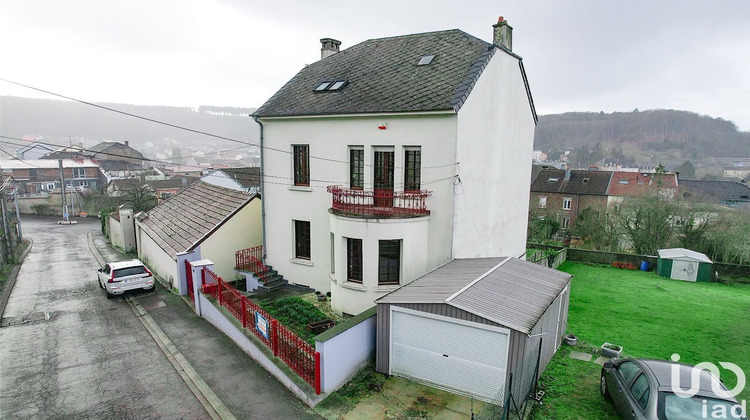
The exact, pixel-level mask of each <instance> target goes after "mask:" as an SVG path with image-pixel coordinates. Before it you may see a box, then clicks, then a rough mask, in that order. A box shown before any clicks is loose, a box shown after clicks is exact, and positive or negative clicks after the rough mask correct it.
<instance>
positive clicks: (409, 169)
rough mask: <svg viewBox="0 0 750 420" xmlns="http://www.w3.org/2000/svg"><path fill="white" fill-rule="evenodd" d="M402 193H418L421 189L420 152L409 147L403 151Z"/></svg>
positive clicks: (416, 148) (417, 148)
mask: <svg viewBox="0 0 750 420" xmlns="http://www.w3.org/2000/svg"><path fill="white" fill-rule="evenodd" d="M404 160H405V162H404V191H419V189H420V188H421V173H422V150H421V149H420V148H419V147H410V148H406V150H404Z"/></svg>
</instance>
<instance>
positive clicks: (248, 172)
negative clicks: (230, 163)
mask: <svg viewBox="0 0 750 420" xmlns="http://www.w3.org/2000/svg"><path fill="white" fill-rule="evenodd" d="M221 171H222V172H224V173H225V174H227V175H228V176H230V177H232V178H233V179H234V180H235V181H237V182H239V183H240V184H241V185H242V186H243V187H245V188H252V187H260V168H259V167H257V166H245V167H242V168H226V169H222V170H221Z"/></svg>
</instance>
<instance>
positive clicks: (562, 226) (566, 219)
mask: <svg viewBox="0 0 750 420" xmlns="http://www.w3.org/2000/svg"><path fill="white" fill-rule="evenodd" d="M569 227H570V217H563V218H562V219H561V220H560V229H562V230H568V228H569Z"/></svg>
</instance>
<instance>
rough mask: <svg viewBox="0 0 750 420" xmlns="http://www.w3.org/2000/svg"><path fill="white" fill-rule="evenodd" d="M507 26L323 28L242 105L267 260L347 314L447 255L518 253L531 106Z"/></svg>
mask: <svg viewBox="0 0 750 420" xmlns="http://www.w3.org/2000/svg"><path fill="white" fill-rule="evenodd" d="M511 31H512V28H511V27H510V26H509V25H508V24H507V22H505V21H504V20H503V19H502V18H500V20H499V22H498V23H497V24H496V25H494V38H493V42H494V43H492V44H491V43H488V42H485V41H483V40H481V39H479V38H476V37H474V36H472V35H469V34H467V33H465V32H462V31H460V30H456V29H454V30H447V31H439V32H430V33H421V34H413V35H405V36H396V37H389V38H380V39H371V40H368V41H364V42H362V43H360V44H357V45H354V46H352V47H350V48H348V49H345V50H342V51H339V46H340V44H341V43H340V42H339V41H336V40H333V39H330V38H324V39H322V40H321V42H322V44H323V47H322V50H321V51H322V54H321V55H322V59H321V60H320V61H318V62H316V63H313V64H310V65H309V66H306V67H305V68H303V69H302V70H300V72H299V73H298V74H297V75H296V76H294V78H292V79H291V80H290V81H289V82H288V83H287V84H286V85H284V86H283V87H282V88H281V89H280V90H279V91H278V92H276V94H275V95H273V96H272V97H271V98H270V99H269V100H268V101H267V102H266V103H265V104H264V105H263V106H261V107H260V108H259V109H258V110H257V111H256V112H255V114H253V116H254V118H255V120H256V122H258V123H259V124H260V127H261V144H262V167H263V175H262V190H263V198H264V199H263V205H264V206H265V209H264V224H265V226H264V227H265V232H266V234H265V238H264V254H265V263H266V265H270V266H272V267H273V269H274V270H277V271H278V272H279V274H282V275H283V276H284V277H285V278H286V279H287V280H288V281H290V282H292V283H297V284H304V285H307V286H310V287H313V288H315V289H317V290H320V291H322V292H327V291H331V294H332V306H333V309H334V310H335V311H337V312H340V313H341V312H343V313H347V314H352V315H354V314H358V313H360V312H361V311H364V310H365V309H368V308H370V307H372V306H373V305H374V301H375V299H377V298H379V297H381V296H383V295H384V294H386V293H387V292H390V291H393V290H395V289H396V288H398V287H399V286H400V285H403V284H406V283H409V282H411V281H412V280H414V279H415V278H417V277H419V276H421V275H423V274H424V273H426V272H428V271H430V270H433V269H434V268H436V267H438V266H440V265H442V264H444V263H446V262H448V261H450V260H451V259H454V258H480V257H499V256H515V257H519V256H522V255H524V253H525V243H526V223H527V222H526V220H527V216H528V215H527V212H528V200H529V188H528V182H529V181H528V180H529V177H530V173H531V161H530V160H529V156H530V155H531V152H532V143H533V137H534V128H535V125H536V121H537V117H536V113H535V110H534V104H533V101H532V98H531V93H530V90H529V86H528V82H527V79H526V74H525V71H524V67H523V63H522V60H521V57H519V56H518V55H516V54H515V53H513V52H512V51H511Z"/></svg>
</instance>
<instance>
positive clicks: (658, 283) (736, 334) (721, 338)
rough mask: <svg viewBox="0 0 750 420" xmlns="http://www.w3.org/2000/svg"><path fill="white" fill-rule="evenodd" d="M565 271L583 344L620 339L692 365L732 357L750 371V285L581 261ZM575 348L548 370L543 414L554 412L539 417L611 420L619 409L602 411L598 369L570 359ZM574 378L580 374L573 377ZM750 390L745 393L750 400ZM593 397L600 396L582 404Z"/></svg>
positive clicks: (571, 318)
mask: <svg viewBox="0 0 750 420" xmlns="http://www.w3.org/2000/svg"><path fill="white" fill-rule="evenodd" d="M560 270H562V271H565V272H567V273H570V274H573V276H574V277H573V281H572V285H571V294H570V309H569V313H568V330H569V332H572V333H574V334H575V335H576V336H578V338H579V340H580V341H583V342H587V343H590V344H591V345H593V346H596V347H598V346H600V345H601V344H602V343H604V342H610V343H614V344H619V345H621V346H623V347H624V349H625V350H624V351H625V355H626V356H631V357H647V358H654V359H668V358H669V357H670V356H671V355H672V354H673V353H677V354H679V355H680V357H681V359H680V360H681V361H683V362H686V363H691V364H696V363H699V362H704V361H705V362H712V363H715V364H717V365H718V362H732V363H735V364H737V365H739V366H740V367H741V368H742V369H743V370H744V372H745V373H746V376H750V351H748V349H750V285H731V286H730V285H724V284H718V283H691V282H683V281H679V280H670V279H665V278H661V277H658V276H657V275H656V274H655V273H653V272H643V271H631V270H623V269H618V268H612V267H602V266H594V265H587V264H581V263H573V262H568V263H565V264H564V265H562V266H561V267H560ZM568 352H569V350H567V349H566V350H564V351H563V352H561V353H560V354H559V355H558V356H556V357H555V358H554V359H553V361H552V363H551V364H550V367H549V368H548V369H547V372H545V375H544V377H543V378H542V383H543V384H544V385H545V387H546V391H547V397H545V398H546V401H545V406H544V410H542V409H537V410H536V412H535V413H539V412H542V411H544V412H547V415H542V416H539V415H538V414H537V415H536V416H535V417H536V418H560V419H564V418H571V419H577V418H607V417H608V416H609V415H611V413H609V412H606V411H605V412H602V411H601V408H599V405H598V403H597V402H595V401H593V399H600V397H599V396H598V395H597V394H596V393H595V392H590V391H592V390H591V389H590V388H591V387H594V388H593V391H595V390H596V388H595V387H596V385H597V384H598V374H599V369H598V367H596V365H594V368H595V369H590V366H588V365H580V364H579V363H577V361H571V360H570V359H567V358H566V357H565V356H566V355H567V353H568ZM573 362H576V363H573ZM591 364H592V365H593V363H591ZM721 373H722V379H723V380H724V382H725V383H726V384H727V385H728V386H729V387H730V388H731V387H733V386H734V384H735V383H736V378H735V377H734V375H732V374H731V372H729V371H726V370H723V369H722V370H721ZM588 376H592V378H589V377H588ZM570 377H578V378H579V379H578V380H577V381H575V382H572V381H571V380H570V379H569V378H570ZM589 379H590V380H589ZM748 388H750V387H746V389H745V391H744V392H742V393H741V394H740V395H739V396H738V398H740V399H750V389H748ZM587 398H591V399H592V400H591V401H590V402H582V401H579V400H581V399H587ZM568 407H579V409H580V407H587V408H590V409H591V410H592V411H585V410H584V411H583V412H581V411H576V410H575V409H568ZM556 409H557V410H560V411H554V410H556ZM549 410H552V411H551V412H550V411H549Z"/></svg>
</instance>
